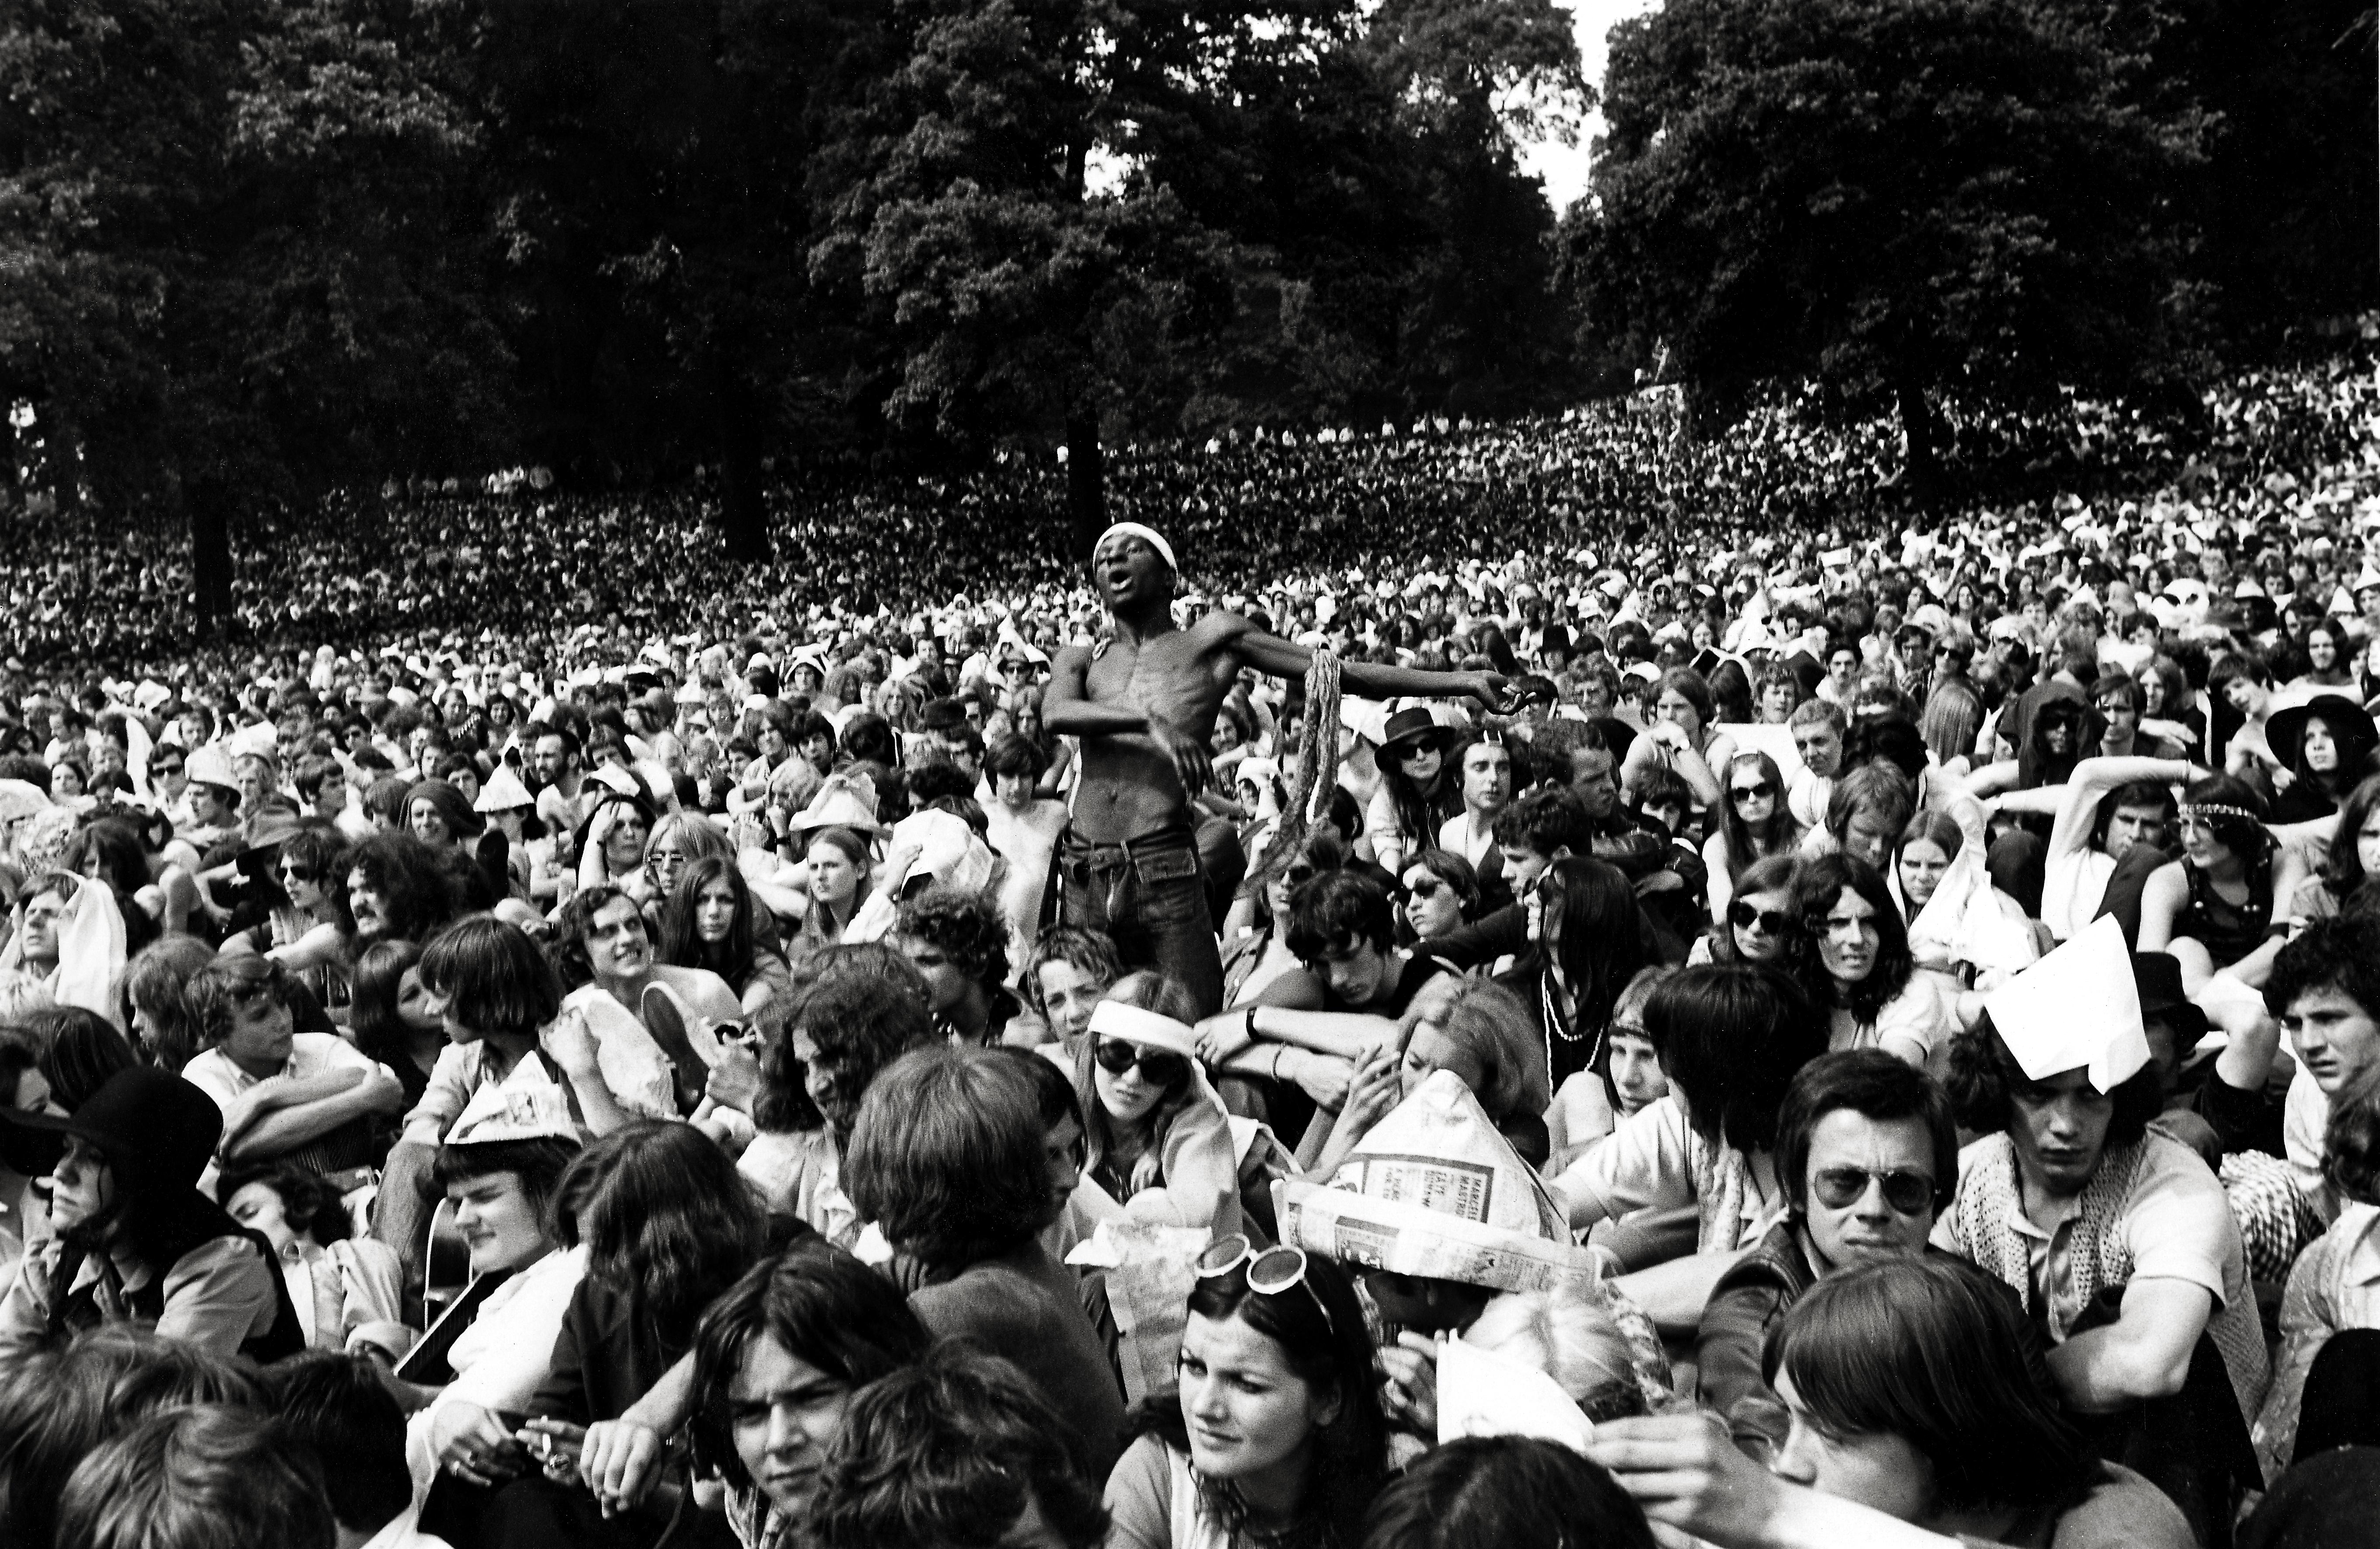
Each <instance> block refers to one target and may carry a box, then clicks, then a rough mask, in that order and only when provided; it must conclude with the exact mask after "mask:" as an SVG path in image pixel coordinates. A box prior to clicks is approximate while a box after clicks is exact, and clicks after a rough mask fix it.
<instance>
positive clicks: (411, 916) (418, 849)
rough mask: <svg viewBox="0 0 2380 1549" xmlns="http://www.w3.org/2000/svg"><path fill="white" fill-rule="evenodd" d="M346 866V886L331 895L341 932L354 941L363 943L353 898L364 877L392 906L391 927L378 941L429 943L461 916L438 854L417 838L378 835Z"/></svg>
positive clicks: (356, 851)
mask: <svg viewBox="0 0 2380 1549" xmlns="http://www.w3.org/2000/svg"><path fill="white" fill-rule="evenodd" d="M346 867H347V876H346V878H345V879H343V880H344V882H345V883H346V885H340V884H333V885H332V886H331V888H330V894H331V906H332V908H333V909H334V910H335V911H336V912H337V914H338V924H339V933H340V934H341V935H342V936H344V937H346V938H347V939H348V940H349V941H351V942H352V941H356V940H358V939H360V938H358V934H357V930H356V916H355V910H354V906H353V904H352V903H351V902H349V900H348V896H347V895H348V892H349V890H350V887H351V886H352V882H353V879H354V878H356V877H362V878H363V880H364V885H365V886H366V887H368V888H370V889H371V890H372V891H374V892H377V893H379V894H380V895H381V897H382V898H383V899H384V900H386V901H387V905H388V928H387V930H386V931H385V932H383V933H382V934H381V935H379V936H376V937H374V938H372V939H373V940H392V939H399V938H401V939H404V940H407V941H426V940H428V939H429V938H430V937H431V934H432V933H434V932H435V931H436V930H437V929H438V927H439V926H443V925H444V924H445V923H446V922H447V921H448V920H451V919H453V918H454V917H455V903H456V902H457V901H456V900H455V896H454V886H453V883H452V882H451V881H450V880H449V878H448V875H447V873H446V871H445V869H444V868H443V867H442V866H441V865H439V864H438V856H437V853H435V852H434V851H432V850H431V848H430V846H428V845H426V844H424V843H422V842H421V841H419V840H418V839H416V838H414V837H413V836H412V835H411V834H403V833H385V834H374V835H372V836H371V837H370V839H367V840H365V841H363V842H362V843H360V844H358V845H357V846H356V847H355V849H354V850H352V851H350V852H348V854H347V858H346Z"/></svg>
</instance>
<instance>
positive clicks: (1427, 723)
mask: <svg viewBox="0 0 2380 1549" xmlns="http://www.w3.org/2000/svg"><path fill="white" fill-rule="evenodd" d="M1454 742H1455V735H1454V732H1453V731H1452V730H1451V729H1450V728H1448V727H1444V726H1440V725H1439V723H1438V722H1437V721H1436V720H1433V719H1432V718H1431V716H1430V712H1429V711H1428V710H1427V709H1418V708H1417V709H1409V710H1399V711H1398V712H1397V713H1396V714H1395V715H1392V716H1390V718H1389V723H1388V726H1387V729H1386V732H1385V735H1384V737H1383V739H1382V741H1381V743H1380V751H1379V755H1378V765H1379V770H1380V789H1379V791H1378V793H1377V794H1375V795H1374V796H1373V797H1372V802H1371V806H1370V808H1369V809H1368V810H1367V811H1366V813H1365V815H1364V835H1365V838H1366V840H1367V841H1369V842H1370V844H1371V847H1372V858H1373V859H1374V860H1375V861H1378V863H1379V865H1381V867H1382V868H1383V869H1385V870H1387V871H1389V872H1391V873H1394V872H1399V871H1402V870H1403V868H1404V859H1405V857H1406V856H1407V855H1408V854H1411V853H1413V852H1414V851H1415V850H1419V849H1422V848H1425V847H1426V846H1427V845H1428V844H1429V843H1430V842H1431V841H1432V840H1433V839H1435V838H1436V837H1437V834H1438V830H1439V829H1440V828H1442V827H1444V826H1445V823H1446V820H1447V819H1448V818H1450V817H1453V816H1455V814H1456V813H1457V812H1459V811H1460V810H1461V809H1462V805H1463V804H1462V792H1461V781H1460V779H1459V777H1458V776H1457V775H1456V773H1455V770H1454V766H1453V763H1452V761H1451V760H1450V759H1449V758H1448V757H1447V754H1448V752H1449V750H1450V749H1451V748H1452V747H1453V746H1454Z"/></svg>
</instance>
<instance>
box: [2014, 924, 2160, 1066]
mask: <svg viewBox="0 0 2380 1549" xmlns="http://www.w3.org/2000/svg"><path fill="white" fill-rule="evenodd" d="M1984 1009H1985V1010H1986V1011H1987V1012H1989V1013H1990V1015H1991V1019H1992V1026H1993V1027H1994V1028H1996V1029H1997V1030H1998V1034H1999V1038H2000V1042H2002V1043H2004V1044H2006V1045H2007V1046H2008V1050H2009V1053H2010V1055H2011V1056H2013V1057H2014V1058H2015V1059H2016V1062H2017V1065H2018V1067H2019V1068H2020V1069H2022V1071H2024V1073H2025V1075H2026V1076H2027V1077H2028V1078H2030V1079H2031V1080H2034V1081H2046V1080H2047V1079H2049V1078H2050V1077H2051V1076H2054V1075H2057V1074H2058V1072H2059V1071H2072V1070H2085V1071H2088V1072H2089V1074H2090V1079H2091V1084H2092V1086H2093V1087H2095V1088H2096V1089H2097V1090H2099V1091H2101V1092H2112V1091H2114V1090H2115V1089H2116V1088H2117V1087H2119V1086H2121V1085H2122V1084H2123V1083H2125V1082H2127V1081H2129V1080H2131V1077H2132V1076H2133V1075H2134V1074H2136V1073H2137V1072H2138V1071H2140V1069H2141V1067H2142V1066H2143V1065H2146V1064H2147V1063H2148V1062H2149V1040H2148V1034H2147V1032H2146V1031H2145V1029H2144V1028H2143V1025H2142V1018H2141V995H2140V986H2139V985H2138V984H2137V983H2135V982H2134V980H2133V978H2132V961H2131V951H2130V950H2128V949H2127V947H2126V946H2125V943H2124V929H2123V926H2121V925H2119V923H2118V922H2117V920H2116V918H2115V916H2114V915H2112V914H2108V915H2102V916H2101V917H2100V918H2098V919H2096V920H2094V921H2093V922H2092V923H2091V924H2090V926H2088V927H2087V928H2085V929H2083V930H2082V931H2080V932H2078V933H2076V935H2075V936H2074V937H2073V938H2072V939H2070V940H2069V941H2068V942H2067V943H2066V945H2064V946H2062V947H2060V948H2058V950H2056V951H2054V952H2052V953H2050V954H2049V955H2048V956H2047V957H2046V958H2043V959H2042V960H2041V961H2040V962H2037V963H2035V964H2034V965H2033V966H2032V967H2031V968H2028V969H2026V970H2025V971H2024V972H2023V973H2022V974H2018V975H2017V976H2016V977H2015V978H2013V979H2010V981H2009V982H2008V983H2007V984H2006V985H2004V986H2001V987H2000V988H1998V989H1997V990H1994V991H1993V992H1992V993H1991V995H1989V996H1988V997H1986V998H1985V1001H1984Z"/></svg>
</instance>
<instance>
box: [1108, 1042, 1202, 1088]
mask: <svg viewBox="0 0 2380 1549" xmlns="http://www.w3.org/2000/svg"><path fill="white" fill-rule="evenodd" d="M1091 1058H1092V1059H1096V1060H1098V1061H1099V1069H1101V1070H1103V1071H1106V1072H1107V1073H1108V1074H1110V1075H1111V1076H1120V1075H1122V1074H1123V1073H1124V1072H1125V1071H1129V1070H1131V1069H1132V1068H1133V1067H1134V1066H1135V1065H1137V1066H1139V1067H1140V1079H1141V1080H1143V1081H1145V1082H1147V1083H1149V1084H1150V1085H1151V1086H1172V1085H1174V1084H1176V1083H1180V1082H1183V1081H1186V1080H1187V1079H1189V1075H1190V1061H1189V1060H1188V1059H1184V1058H1183V1057H1182V1056H1181V1055H1178V1054H1172V1053H1169V1052H1168V1051H1166V1050H1164V1049H1159V1048H1142V1047H1140V1046H1139V1045H1137V1044H1128V1043H1126V1042H1124V1041H1123V1039H1122V1038H1102V1039H1100V1040H1099V1047H1097V1048H1095V1049H1093V1050H1092V1051H1091Z"/></svg>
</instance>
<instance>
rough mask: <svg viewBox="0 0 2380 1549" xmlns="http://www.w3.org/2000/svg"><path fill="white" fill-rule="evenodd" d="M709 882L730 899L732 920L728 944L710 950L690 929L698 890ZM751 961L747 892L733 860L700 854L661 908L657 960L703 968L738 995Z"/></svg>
mask: <svg viewBox="0 0 2380 1549" xmlns="http://www.w3.org/2000/svg"><path fill="white" fill-rule="evenodd" d="M713 882H725V883H726V884H727V887H728V890H729V891H730V892H733V893H734V894H735V919H734V920H733V921H731V922H730V923H729V925H728V926H727V939H726V940H725V941H722V942H721V943H720V944H719V945H717V946H715V947H714V946H712V945H710V943H709V942H706V941H704V940H703V939H702V935H701V933H700V932H699V931H698V930H696V929H695V927H694V914H695V910H696V908H697V906H698V905H699V904H700V903H701V902H702V889H704V888H706V887H708V886H710V884H711V883H713ZM753 957H754V951H753V929H752V889H750V888H749V887H747V886H746V884H745V881H744V874H743V873H742V872H740V871H738V870H736V869H735V862H734V861H733V860H728V859H723V858H722V857H720V856H718V855H705V856H704V857H703V858H702V859H700V860H698V861H697V862H695V863H694V864H693V865H689V866H687V867H686V875H685V876H683V877H679V878H678V879H677V886H675V887H674V888H672V889H670V894H669V899H668V901H667V902H664V903H663V904H662V939H661V961H662V962H668V963H674V964H675V965H677V966H678V967H680V968H708V969H710V971H711V972H712V973H714V974H718V975H719V976H720V977H721V978H722V979H724V980H726V981H727V984H728V987H730V988H731V989H734V990H735V992H736V993H737V994H739V995H740V994H742V993H743V992H744V986H745V985H746V983H747V981H748V980H750V978H751V977H752V962H753Z"/></svg>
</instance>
